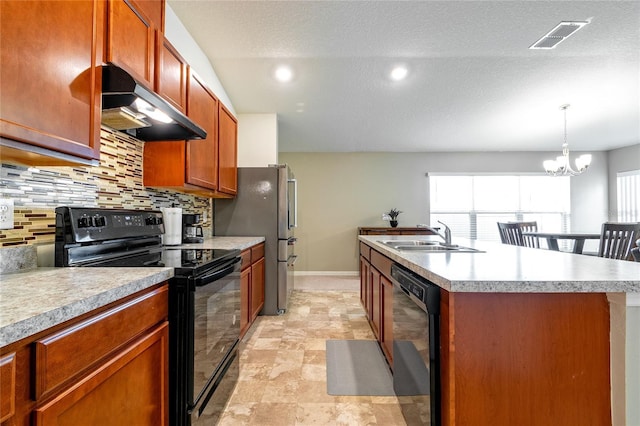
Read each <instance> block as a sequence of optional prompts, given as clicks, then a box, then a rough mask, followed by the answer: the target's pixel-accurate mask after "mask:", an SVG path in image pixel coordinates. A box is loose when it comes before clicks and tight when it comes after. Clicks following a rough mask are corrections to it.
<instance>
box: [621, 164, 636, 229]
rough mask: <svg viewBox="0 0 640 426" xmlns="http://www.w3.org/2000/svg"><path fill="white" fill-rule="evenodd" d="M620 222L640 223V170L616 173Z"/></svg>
mask: <svg viewBox="0 0 640 426" xmlns="http://www.w3.org/2000/svg"><path fill="white" fill-rule="evenodd" d="M616 193H617V210H618V218H617V220H618V222H640V169H638V170H629V171H626V172H618V173H616Z"/></svg>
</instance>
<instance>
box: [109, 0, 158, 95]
mask: <svg viewBox="0 0 640 426" xmlns="http://www.w3.org/2000/svg"><path fill="white" fill-rule="evenodd" d="M107 4H108V6H107V7H108V13H107V50H106V55H105V62H111V63H114V64H116V65H118V66H119V67H121V68H123V69H125V70H126V71H127V72H129V74H131V75H132V76H133V77H134V78H135V79H136V80H138V81H140V82H143V83H145V84H146V85H147V86H148V87H149V88H150V89H155V65H156V43H157V41H156V40H157V38H158V33H161V32H162V28H163V25H164V0H109V2H108V3H107Z"/></svg>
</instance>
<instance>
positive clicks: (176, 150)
mask: <svg viewBox="0 0 640 426" xmlns="http://www.w3.org/2000/svg"><path fill="white" fill-rule="evenodd" d="M186 112H187V116H188V117H189V118H190V119H191V120H193V121H195V122H196V123H198V125H199V126H201V127H202V128H203V129H204V130H205V131H206V132H207V137H206V139H193V140H189V141H167V142H147V143H145V145H144V158H143V177H144V185H145V186H151V187H157V188H167V189H171V190H174V191H180V192H187V193H193V194H197V195H200V196H205V197H212V198H229V197H232V196H234V195H235V194H236V190H237V166H236V157H237V150H236V139H237V138H236V135H237V124H236V123H237V121H236V119H235V118H234V117H233V115H231V113H230V112H229V111H228V110H227V109H226V108H225V107H224V106H222V104H220V103H219V101H218V99H217V98H216V97H215V95H214V94H213V93H212V92H211V90H210V89H209V88H208V87H207V86H206V85H205V83H204V82H203V81H202V79H201V78H199V77H198V75H197V74H195V73H194V72H193V71H191V72H190V74H189V78H188V81H187V111H186Z"/></svg>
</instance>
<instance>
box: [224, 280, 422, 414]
mask: <svg viewBox="0 0 640 426" xmlns="http://www.w3.org/2000/svg"><path fill="white" fill-rule="evenodd" d="M298 278H299V277H296V288H297V290H296V291H294V292H293V295H292V298H291V300H290V305H289V310H288V311H287V313H285V314H284V315H281V316H260V317H258V319H257V320H256V322H255V323H254V325H253V327H252V328H251V329H250V330H249V332H248V333H247V335H246V336H245V338H244V341H243V343H242V347H241V355H240V378H239V381H238V384H237V385H236V388H235V390H234V392H233V394H232V396H231V398H230V400H229V402H228V404H227V407H226V410H225V412H224V414H223V416H222V418H221V419H220V422H219V423H218V424H220V425H269V426H272V425H278V426H286V425H350V426H351V425H398V426H402V425H406V424H407V422H405V420H404V418H403V416H402V412H401V409H400V401H399V399H398V398H396V397H380V396H375V397H374V396H332V395H328V394H327V383H326V363H325V341H326V340H327V339H373V338H374V336H373V333H372V331H371V329H370V327H369V324H368V323H367V320H366V318H365V314H364V310H363V309H362V307H361V305H360V299H359V293H358V288H359V285H358V278H357V277H300V278H301V279H298ZM327 288H340V289H339V290H336V289H333V290H327ZM420 414H422V416H419V417H418V418H420V417H422V419H424V418H425V417H424V414H425V413H420ZM426 414H427V415H428V413H426ZM422 419H419V420H418V421H417V422H416V423H414V422H411V423H412V424H421V423H423V422H422Z"/></svg>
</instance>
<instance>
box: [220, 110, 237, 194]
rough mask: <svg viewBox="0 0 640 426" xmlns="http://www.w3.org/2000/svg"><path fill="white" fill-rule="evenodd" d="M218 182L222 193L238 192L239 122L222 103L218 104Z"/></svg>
mask: <svg viewBox="0 0 640 426" xmlns="http://www.w3.org/2000/svg"><path fill="white" fill-rule="evenodd" d="M218 105H219V110H218V117H219V120H220V124H219V130H218V135H219V137H218V164H219V169H220V173H219V174H218V181H219V187H220V191H221V192H224V193H226V194H230V195H235V194H236V193H237V192H238V121H237V120H236V118H235V117H234V116H233V115H232V114H231V112H229V110H228V109H227V108H225V106H224V105H222V103H221V102H218Z"/></svg>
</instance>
